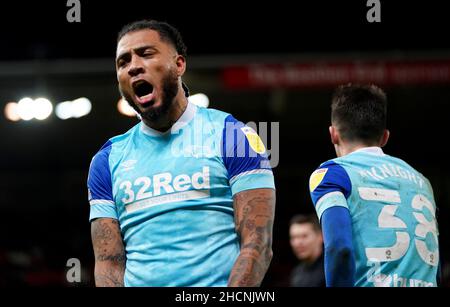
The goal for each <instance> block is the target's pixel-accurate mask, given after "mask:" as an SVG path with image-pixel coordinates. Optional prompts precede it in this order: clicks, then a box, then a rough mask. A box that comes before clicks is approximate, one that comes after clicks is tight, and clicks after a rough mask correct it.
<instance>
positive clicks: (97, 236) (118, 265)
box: [91, 218, 125, 287]
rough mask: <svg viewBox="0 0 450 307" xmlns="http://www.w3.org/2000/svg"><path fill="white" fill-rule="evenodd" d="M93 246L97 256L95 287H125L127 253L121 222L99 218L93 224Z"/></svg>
mask: <svg viewBox="0 0 450 307" xmlns="http://www.w3.org/2000/svg"><path fill="white" fill-rule="evenodd" d="M91 236H92V245H93V246H94V255H95V270H94V276H95V285H96V286H97V287H123V276H124V272H125V252H124V246H123V241H122V236H121V234H120V228H119V222H118V221H117V220H115V219H110V218H99V219H96V220H94V221H92V223H91Z"/></svg>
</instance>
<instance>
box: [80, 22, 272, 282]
mask: <svg viewBox="0 0 450 307" xmlns="http://www.w3.org/2000/svg"><path fill="white" fill-rule="evenodd" d="M185 69H186V47H185V45H184V43H183V41H182V38H181V36H180V34H179V32H178V31H177V30H176V29H175V28H174V27H172V26H170V25H169V24H167V23H164V22H158V21H154V20H143V21H138V22H134V23H132V24H129V25H126V26H125V27H124V28H123V29H122V31H121V32H120V33H119V36H118V44H117V56H116V71H117V79H118V82H119V89H120V92H121V94H122V96H123V97H124V98H125V100H126V101H128V102H129V104H130V105H131V106H132V107H133V108H134V109H135V111H136V112H137V113H138V114H139V115H140V118H141V119H142V121H141V122H140V123H138V124H137V125H136V126H134V127H133V128H131V129H130V130H129V131H128V132H126V133H125V134H122V135H119V136H116V137H113V138H111V139H110V140H109V141H108V142H107V143H106V144H105V145H103V147H102V148H101V149H100V151H99V152H98V153H97V154H96V155H95V156H94V158H93V160H92V162H91V166H90V170H89V178H88V190H89V201H90V205H91V206H90V221H91V228H92V243H93V247H94V254H95V281H96V285H97V286H124V285H125V286H227V285H228V286H258V285H260V283H261V281H262V280H263V277H264V275H265V273H266V271H267V268H268V266H269V263H270V261H271V258H272V248H271V245H272V226H273V219H274V210H275V190H274V189H275V186H274V179H273V174H272V170H271V168H270V163H269V161H268V158H267V155H266V150H265V147H264V145H263V144H262V141H261V139H260V138H259V137H258V135H257V134H256V133H255V132H254V131H253V130H252V129H251V128H249V127H247V126H245V125H244V124H242V123H240V122H238V121H237V120H236V119H234V117H233V116H231V115H230V114H227V113H224V112H221V111H217V110H213V109H205V108H201V107H197V106H195V105H193V104H192V103H189V102H188V99H187V96H188V95H189V93H188V90H187V87H186V86H185V85H184V83H183V82H182V80H181V77H182V76H183V74H184V72H185Z"/></svg>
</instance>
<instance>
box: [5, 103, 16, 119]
mask: <svg viewBox="0 0 450 307" xmlns="http://www.w3.org/2000/svg"><path fill="white" fill-rule="evenodd" d="M4 111H5V117H6V119H8V120H10V121H12V122H16V121H19V120H20V116H19V114H18V113H17V102H8V103H7V104H6V105H5V110H4Z"/></svg>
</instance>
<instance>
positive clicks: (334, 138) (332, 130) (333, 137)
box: [328, 125, 339, 145]
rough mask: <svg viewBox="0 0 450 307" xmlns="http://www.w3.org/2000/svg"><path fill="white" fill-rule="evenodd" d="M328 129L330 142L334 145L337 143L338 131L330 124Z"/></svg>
mask: <svg viewBox="0 0 450 307" xmlns="http://www.w3.org/2000/svg"><path fill="white" fill-rule="evenodd" d="M328 131H329V132H330V137H331V143H332V144H334V145H337V144H339V132H338V131H337V129H336V127H335V126H333V125H331V126H330V127H328Z"/></svg>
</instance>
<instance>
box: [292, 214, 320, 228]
mask: <svg viewBox="0 0 450 307" xmlns="http://www.w3.org/2000/svg"><path fill="white" fill-rule="evenodd" d="M294 224H311V225H312V226H313V229H314V230H315V231H321V228H320V224H319V219H318V218H317V216H316V215H315V214H297V215H294V216H293V217H292V218H291V221H290V222H289V227H291V226H292V225H294Z"/></svg>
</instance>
